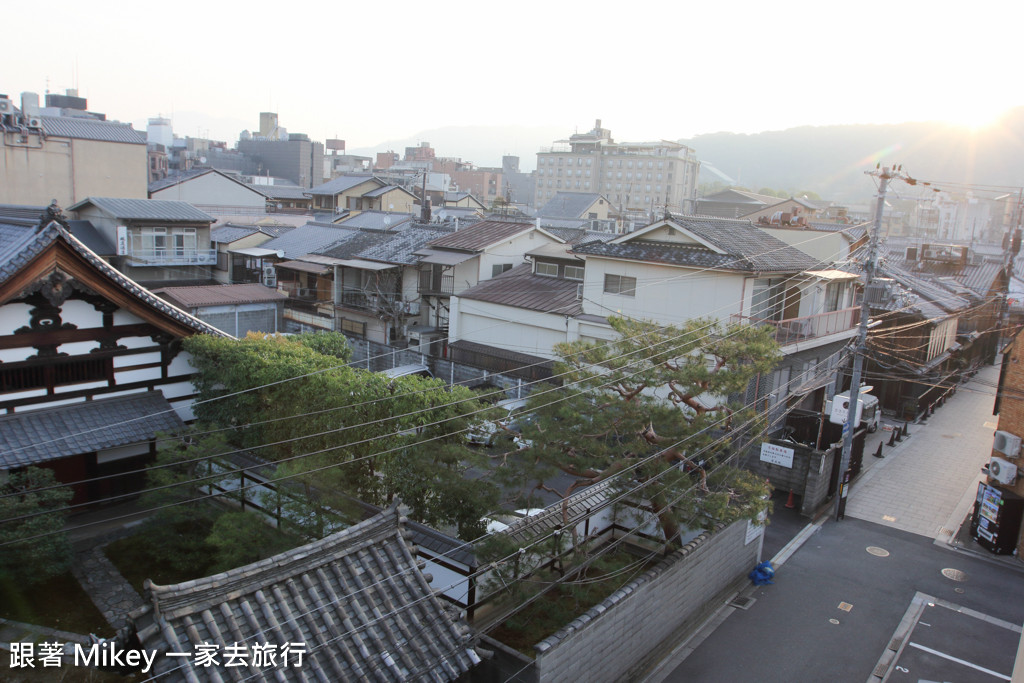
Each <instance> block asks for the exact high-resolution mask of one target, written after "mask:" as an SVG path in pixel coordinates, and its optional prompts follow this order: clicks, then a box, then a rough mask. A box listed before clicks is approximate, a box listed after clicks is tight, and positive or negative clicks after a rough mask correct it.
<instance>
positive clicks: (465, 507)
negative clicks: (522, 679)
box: [185, 335, 498, 537]
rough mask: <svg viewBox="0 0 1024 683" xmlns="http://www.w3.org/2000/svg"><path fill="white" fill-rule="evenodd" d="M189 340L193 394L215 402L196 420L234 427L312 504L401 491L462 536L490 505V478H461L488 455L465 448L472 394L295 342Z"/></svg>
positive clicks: (414, 510)
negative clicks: (390, 374) (361, 365)
mask: <svg viewBox="0 0 1024 683" xmlns="http://www.w3.org/2000/svg"><path fill="white" fill-rule="evenodd" d="M185 344H186V349H187V350H188V351H189V352H190V353H191V354H192V358H193V363H194V364H195V366H196V367H197V368H198V369H199V371H200V372H199V376H198V378H197V380H196V386H197V388H198V390H199V398H200V399H201V400H204V399H212V398H219V399H220V400H216V401H212V402H210V403H206V404H203V408H202V415H201V417H202V418H203V419H205V420H207V421H209V422H211V423H212V424H213V425H215V426H236V427H237V429H236V430H234V431H232V432H230V433H229V437H228V438H229V440H230V443H231V445H232V446H236V447H240V448H251V449H253V450H254V453H255V454H256V455H258V456H259V457H260V458H262V459H264V460H268V461H274V462H278V463H279V473H280V474H281V476H287V477H289V478H297V479H298V481H300V482H301V483H302V485H303V487H304V488H305V490H306V493H307V495H308V497H309V499H310V500H317V501H324V502H325V503H326V504H328V505H329V506H330V507H332V508H335V509H337V507H338V506H340V507H344V506H345V505H346V504H347V503H346V502H345V500H346V499H351V498H355V499H358V500H362V501H366V502H370V503H374V504H376V505H386V504H388V502H389V501H390V500H391V498H392V497H393V496H395V495H397V496H399V497H400V498H401V499H402V500H403V502H405V504H406V505H408V506H409V507H410V509H411V513H410V514H411V516H412V517H413V518H414V519H417V520H419V521H423V522H425V523H429V524H434V525H439V526H444V525H451V526H453V527H456V528H457V529H458V530H459V533H460V534H462V535H464V536H467V537H468V536H471V535H472V534H473V533H474V532H475V531H476V530H478V529H479V519H480V517H482V516H483V515H484V514H486V512H488V511H489V510H490V509H492V507H493V504H494V503H495V501H496V500H497V496H498V489H497V487H496V486H495V485H494V484H493V483H491V482H490V481H487V480H480V479H478V480H476V481H475V482H474V483H473V485H472V486H470V485H468V484H467V483H466V481H465V475H466V473H467V472H468V471H469V470H470V469H471V468H474V467H478V466H480V465H482V462H481V460H482V459H484V458H485V457H486V456H484V455H482V454H480V453H477V452H475V451H472V450H470V449H469V448H467V447H466V445H465V439H464V436H463V431H464V430H465V428H466V427H467V426H468V419H467V417H466V415H467V414H472V413H473V412H474V411H476V410H479V409H481V408H482V406H481V404H480V403H479V402H478V401H477V400H476V398H475V396H474V394H473V393H472V392H471V391H469V390H468V389H465V388H463V387H447V386H446V385H445V383H444V382H443V381H441V380H436V379H429V378H421V377H413V376H409V377H399V378H394V379H390V378H387V377H385V376H383V375H381V374H379V373H371V372H367V371H365V370H360V369H355V368H350V367H347V366H346V365H345V364H344V363H339V359H338V358H337V357H334V356H325V355H323V354H321V353H319V352H317V350H315V349H312V348H310V347H309V346H307V345H306V343H304V340H302V339H299V340H294V339H290V338H287V337H268V338H246V339H244V340H231V339H224V338H214V337H204V336H198V335H197V336H195V337H191V338H189V339H188V340H186V342H185ZM296 377H301V379H292V378H296ZM283 380H291V381H283ZM257 387H258V389H256V390H253V391H249V389H253V388H257ZM256 423H260V424H256ZM306 473H308V476H306ZM328 498H330V499H331V500H327V499H328ZM310 519H311V520H315V519H316V515H315V514H313V515H312V516H311V517H310ZM316 523H317V524H319V521H318V520H317V521H316Z"/></svg>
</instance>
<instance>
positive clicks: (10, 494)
mask: <svg viewBox="0 0 1024 683" xmlns="http://www.w3.org/2000/svg"><path fill="white" fill-rule="evenodd" d="M56 483H57V479H56V477H55V476H54V474H53V471H52V470H48V469H43V468H39V467H27V468H25V469H24V470H22V471H20V472H14V473H12V474H11V475H10V477H9V479H8V480H7V483H5V484H4V485H2V486H0V542H3V543H4V545H2V546H0V583H9V584H10V585H12V586H17V585H23V584H34V583H38V582H41V581H45V580H47V579H49V578H52V577H54V576H57V575H59V574H63V573H64V572H66V571H67V570H68V569H69V568H70V567H71V558H72V553H71V543H70V541H69V540H68V537H67V534H66V533H63V532H61V529H62V528H63V527H64V518H65V515H64V513H63V512H62V510H63V509H64V507H65V506H66V505H67V504H68V502H69V501H70V500H71V497H72V492H71V489H69V488H65V487H61V488H49V487H51V486H53V485H55V484H56ZM44 489H48V490H44ZM40 512H44V513H46V514H36V513H40ZM30 514H36V516H34V517H29V518H28V519H22V520H15V518H18V517H22V516H24V515H30ZM7 520H11V521H7Z"/></svg>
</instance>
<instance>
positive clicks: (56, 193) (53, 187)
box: [0, 93, 149, 206]
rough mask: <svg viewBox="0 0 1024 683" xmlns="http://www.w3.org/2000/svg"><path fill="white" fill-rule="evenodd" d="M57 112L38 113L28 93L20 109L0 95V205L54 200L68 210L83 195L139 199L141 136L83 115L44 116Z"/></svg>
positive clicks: (143, 174) (144, 176)
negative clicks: (67, 207)
mask: <svg viewBox="0 0 1024 683" xmlns="http://www.w3.org/2000/svg"><path fill="white" fill-rule="evenodd" d="M33 97H34V98H35V101H34V102H33V99H32V98H33ZM79 99H80V98H79ZM26 110H27V112H28V113H26ZM61 111H63V110H62V109H57V108H52V107H51V108H46V109H40V108H39V107H38V96H37V95H35V96H33V94H32V93H24V94H23V96H22V108H21V109H20V110H19V109H17V108H16V107H15V106H14V102H13V100H11V99H9V98H8V97H7V96H6V95H0V204H41V205H44V206H45V205H48V204H49V203H50V202H51V201H52V200H54V199H56V200H57V203H58V204H59V205H60V206H70V205H71V204H74V203H75V202H77V201H80V200H82V199H84V198H85V197H88V196H107V197H111V196H112V197H132V198H139V199H144V198H145V197H146V183H147V181H148V173H147V165H148V163H149V158H148V154H147V151H146V136H145V135H143V134H142V133H140V132H139V131H136V130H134V129H133V128H132V127H131V126H130V125H127V124H121V123H112V122H110V121H104V120H101V119H99V118H93V117H90V116H88V115H87V114H85V112H81V114H82V115H81V116H73V117H72V116H59V115H53V116H51V115H49V114H50V113H54V114H56V113H59V112H61Z"/></svg>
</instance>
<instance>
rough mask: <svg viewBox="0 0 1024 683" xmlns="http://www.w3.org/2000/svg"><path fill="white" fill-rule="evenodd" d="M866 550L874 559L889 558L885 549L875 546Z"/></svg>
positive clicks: (870, 546)
mask: <svg viewBox="0 0 1024 683" xmlns="http://www.w3.org/2000/svg"><path fill="white" fill-rule="evenodd" d="M866 550H867V551H868V552H869V553H871V554H872V555H874V556H875V557H889V551H888V550H886V549H885V548H879V547H878V546H875V545H869V546H868V547H867V548H866Z"/></svg>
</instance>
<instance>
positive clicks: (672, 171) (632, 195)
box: [534, 119, 700, 217]
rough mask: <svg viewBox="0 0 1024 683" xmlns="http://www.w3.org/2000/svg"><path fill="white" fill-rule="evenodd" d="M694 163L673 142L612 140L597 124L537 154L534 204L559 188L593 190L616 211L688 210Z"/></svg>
mask: <svg viewBox="0 0 1024 683" xmlns="http://www.w3.org/2000/svg"><path fill="white" fill-rule="evenodd" d="M699 171H700V162H698V161H697V155H696V153H695V152H694V151H693V150H692V149H690V148H689V147H687V146H686V145H681V144H679V143H678V142H670V141H668V140H660V141H658V142H615V141H614V140H613V139H612V136H611V131H610V130H608V129H607V128H602V127H601V121H600V119H598V121H597V122H596V124H595V125H594V129H593V130H591V131H590V132H587V133H577V134H575V135H573V136H571V137H570V138H569V139H568V140H559V141H557V142H555V144H554V145H553V146H552V147H550V148H547V149H542V150H541V151H540V152H538V153H537V176H536V182H537V187H536V194H535V196H534V206H543V205H544V203H545V202H547V201H548V200H549V199H551V198H552V197H554V196H555V193H557V192H559V191H563V192H596V193H598V194H603V195H605V196H606V197H608V199H609V200H611V202H612V204H613V206H615V207H616V208H617V210H618V212H619V213H620V214H623V215H626V216H628V215H629V214H637V216H638V217H639V216H641V215H648V214H655V213H658V214H663V213H664V212H665V210H666V209H668V210H670V211H674V212H682V213H692V212H693V204H694V202H695V201H696V199H697V175H698V172H699Z"/></svg>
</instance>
